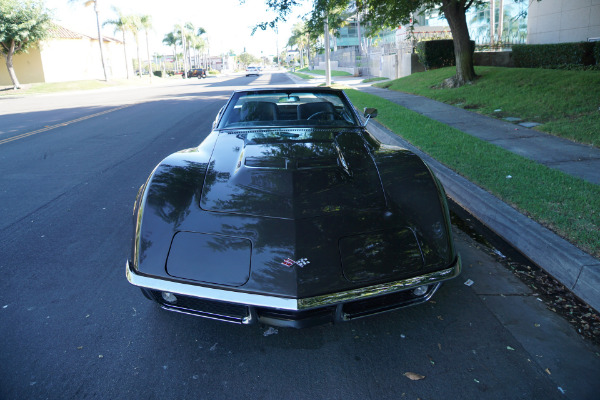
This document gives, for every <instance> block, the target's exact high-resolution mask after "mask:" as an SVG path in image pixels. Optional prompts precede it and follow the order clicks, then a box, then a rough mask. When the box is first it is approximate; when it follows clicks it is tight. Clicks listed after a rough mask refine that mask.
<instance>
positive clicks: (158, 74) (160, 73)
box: [153, 71, 162, 78]
mask: <svg viewBox="0 0 600 400" xmlns="http://www.w3.org/2000/svg"><path fill="white" fill-rule="evenodd" d="M153 73H154V76H158V77H159V78H162V71H154V72H153Z"/></svg>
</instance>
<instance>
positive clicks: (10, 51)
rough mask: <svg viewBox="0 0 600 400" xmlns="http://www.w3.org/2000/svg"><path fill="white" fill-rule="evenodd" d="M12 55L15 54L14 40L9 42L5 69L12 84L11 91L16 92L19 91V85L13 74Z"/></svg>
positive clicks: (15, 75)
mask: <svg viewBox="0 0 600 400" xmlns="http://www.w3.org/2000/svg"><path fill="white" fill-rule="evenodd" d="M13 54H15V41H14V40H12V41H11V43H10V49H8V53H7V54H6V68H8V75H9V76H10V80H11V81H12V83H13V89H14V90H17V89H21V85H20V84H19V79H17V74H15V68H14V66H13Z"/></svg>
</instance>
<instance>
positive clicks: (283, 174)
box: [126, 88, 461, 327]
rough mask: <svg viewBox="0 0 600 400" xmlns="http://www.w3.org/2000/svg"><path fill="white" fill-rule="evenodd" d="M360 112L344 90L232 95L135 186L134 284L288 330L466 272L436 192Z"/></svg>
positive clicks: (419, 165) (397, 300)
mask: <svg viewBox="0 0 600 400" xmlns="http://www.w3.org/2000/svg"><path fill="white" fill-rule="evenodd" d="M376 113H377V111H376V110H375V109H366V111H365V116H364V117H365V118H367V119H368V118H370V117H375V116H376ZM361 117H362V116H360V115H359V114H358V113H357V112H356V110H355V108H354V107H353V106H352V104H351V103H350V102H349V100H348V99H347V97H346V95H345V94H344V93H343V91H341V90H335V89H330V88H276V89H271V88H268V89H252V90H244V91H236V92H234V93H233V94H232V96H231V98H230V99H229V101H228V102H227V104H226V105H225V106H224V107H223V108H222V109H221V111H220V112H219V114H218V115H217V118H216V120H215V122H214V123H213V130H212V132H211V133H210V134H209V135H208V137H207V138H206V139H205V140H204V141H203V142H202V143H201V144H200V145H199V146H198V147H195V148H191V149H187V150H182V151H180V152H177V153H175V154H172V155H170V156H168V157H167V158H165V159H164V160H163V161H162V162H161V163H160V164H159V165H158V166H157V167H156V168H155V169H154V171H153V172H152V173H151V175H150V177H149V178H148V180H147V182H146V183H145V184H144V185H143V186H142V187H141V188H140V190H139V193H138V196H137V199H136V201H135V206H134V225H135V227H134V240H133V246H132V252H131V255H130V257H129V259H128V260H127V265H126V274H127V278H128V280H129V282H131V283H132V284H134V285H136V286H139V287H140V288H141V289H142V292H143V293H144V294H145V295H146V297H148V298H149V299H151V300H154V301H156V302H158V303H159V304H160V305H161V307H162V308H164V309H167V310H171V311H177V312H181V313H186V314H193V315H197V316H201V317H206V318H211V319H216V320H222V321H228V322H235V323H242V324H249V323H255V322H261V323H266V324H270V325H275V326H290V327H305V326H310V325H314V324H320V323H326V322H335V321H343V320H351V319H354V318H358V317H363V316H367V315H372V314H377V313H380V312H384V311H389V310H393V309H397V308H401V307H404V306H408V305H413V304H418V303H422V302H425V301H427V300H429V299H430V298H431V296H433V294H434V293H435V292H436V290H437V289H438V287H439V286H440V284H441V282H443V281H444V280H447V279H450V278H453V277H455V276H457V275H458V274H459V273H460V269H461V266H460V258H459V256H458V254H457V253H456V251H455V249H454V244H453V240H452V235H451V231H450V222H449V215H448V208H447V204H446V197H445V193H444V190H443V188H442V186H441V184H440V183H439V181H438V180H437V179H436V178H435V176H434V175H433V174H432V173H431V171H430V170H429V168H428V167H427V165H426V164H425V163H424V162H423V161H422V160H421V159H420V158H419V157H417V156H416V155H415V154H413V153H412V152H410V151H408V150H406V149H403V148H399V147H393V146H387V145H383V144H382V143H380V142H379V141H378V140H377V139H375V138H374V137H373V136H372V135H371V134H370V133H369V132H368V130H367V129H366V127H365V123H364V122H363V121H362V119H361Z"/></svg>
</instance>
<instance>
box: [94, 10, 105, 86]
mask: <svg viewBox="0 0 600 400" xmlns="http://www.w3.org/2000/svg"><path fill="white" fill-rule="evenodd" d="M94 11H95V12H96V25H97V26H98V44H99V45H100V60H101V61H102V72H103V73H104V80H105V81H108V76H107V75H106V64H105V62H104V49H103V48H102V30H101V29H100V15H99V12H98V2H97V0H96V1H94Z"/></svg>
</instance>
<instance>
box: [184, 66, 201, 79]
mask: <svg viewBox="0 0 600 400" xmlns="http://www.w3.org/2000/svg"><path fill="white" fill-rule="evenodd" d="M187 77H188V78H198V79H200V78H206V71H205V70H204V68H192V69H190V70H189V71H188V72H187Z"/></svg>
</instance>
